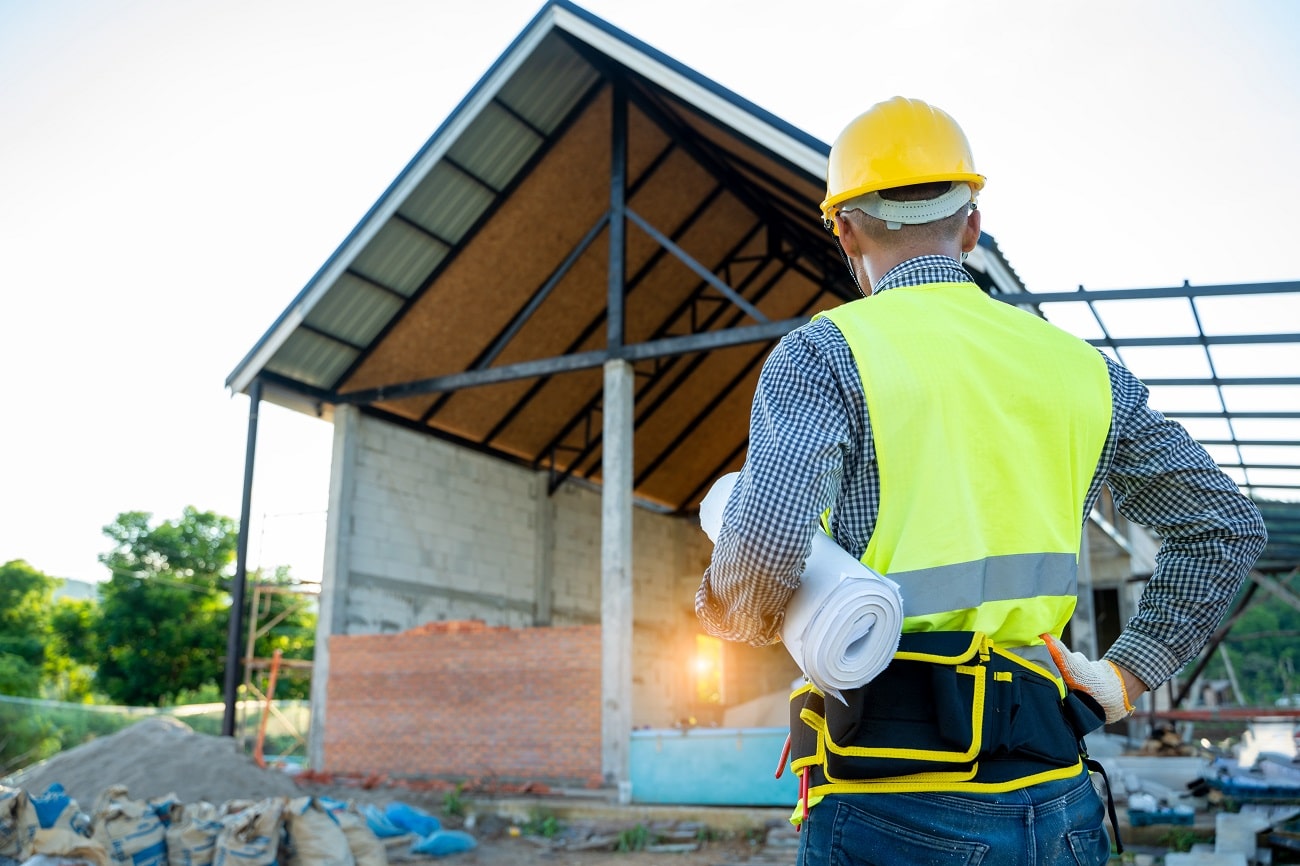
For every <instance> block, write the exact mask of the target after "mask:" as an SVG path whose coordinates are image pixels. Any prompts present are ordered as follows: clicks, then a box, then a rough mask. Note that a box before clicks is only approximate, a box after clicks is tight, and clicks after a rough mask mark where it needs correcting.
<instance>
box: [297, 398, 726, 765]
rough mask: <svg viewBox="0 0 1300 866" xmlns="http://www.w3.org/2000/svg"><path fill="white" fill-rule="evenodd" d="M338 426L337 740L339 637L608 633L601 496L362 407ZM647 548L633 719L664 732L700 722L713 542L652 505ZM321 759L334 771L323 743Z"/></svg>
mask: <svg viewBox="0 0 1300 866" xmlns="http://www.w3.org/2000/svg"><path fill="white" fill-rule="evenodd" d="M334 423H335V443H334V460H333V466H332V470H331V472H332V475H331V485H330V514H329V524H328V532H327V538H326V548H327V550H326V556H325V568H324V584H323V591H322V598H321V609H320V623H319V626H318V632H317V653H318V655H317V676H316V678H315V681H314V682H313V695H312V698H313V706H314V708H315V709H314V714H315V715H314V717H313V729H314V730H315V729H317V728H320V729H327V730H329V731H330V735H331V736H332V735H333V723H332V722H331V721H327V716H328V712H329V710H328V708H329V707H332V706H334V704H333V700H332V698H333V696H332V695H330V694H328V690H327V688H326V683H329V684H333V683H334V682H335V681H334V679H333V678H332V677H331V675H330V667H331V659H330V654H331V652H330V649H329V647H330V644H329V639H330V637H331V636H332V635H378V634H395V633H399V632H403V631H406V630H408V629H412V628H415V627H417V626H420V625H423V624H426V623H431V622H443V621H453V620H481V621H482V622H484V623H486V624H488V625H491V626H511V627H514V628H524V627H527V626H532V625H535V624H536V625H547V624H550V625H555V626H575V625H599V623H600V574H601V562H600V543H601V542H600V537H601V527H600V512H601V497H600V492H599V490H597V489H587V488H584V487H581V486H578V485H576V484H566V485H565V486H564V487H562V488H561V489H560V490H559V491H558V492H556V494H554V495H553V496H548V495H547V480H548V479H547V475H546V474H545V473H541V472H533V471H530V470H528V469H525V468H522V467H519V466H515V465H512V464H509V463H506V462H504V461H501V460H497V459H493V458H490V457H487V456H485V455H482V454H478V453H476V452H473V451H469V450H467V449H464V448H459V447H456V446H454V445H451V444H449V443H447V442H443V441H441V440H438V439H435V438H433V437H431V436H425V435H422V434H420V433H418V432H416V431H412V430H408V429H406V428H403V427H399V426H397V425H394V424H390V423H387V422H384V421H381V420H378V419H375V418H370V417H367V416H364V415H362V414H361V413H359V412H358V411H356V410H355V409H352V408H350V407H341V408H340V410H339V411H338V412H337V413H336V415H335V419H334ZM633 546H634V551H633V570H634V580H635V585H634V595H633V610H634V635H633V665H634V671H635V672H634V679H633V712H632V715H633V725H634V726H637V727H644V726H664V725H669V724H671V723H672V722H674V721H675V720H677V719H678V718H681V717H684V716H687V715H690V714H691V707H690V706H689V701H690V699H691V696H692V695H691V686H692V683H691V682H690V679H689V676H690V675H689V670H688V664H689V661H690V659H691V657H692V655H693V649H694V644H693V642H694V639H695V635H696V634H697V633H698V626H697V624H696V620H695V615H694V608H693V604H694V595H695V589H696V587H697V586H698V585H699V580H700V576H701V574H702V573H703V570H704V566H705V565H706V564H707V562H708V554H709V542H708V539H707V537H706V536H705V535H704V533H703V532H702V531H701V530H700V529H699V527H698V526H697V525H696V524H695V523H694V522H693V521H690V520H684V519H681V518H678V517H671V516H668V515H664V514H659V513H656V512H653V511H650V510H647V509H643V508H637V509H636V510H635V512H634V516H633ZM321 648H325V651H324V652H321ZM599 656H600V652H599V648H597V651H596V660H595V662H596V663H597V664H598V663H599ZM332 687H333V686H332V685H331V688H332ZM597 690H598V691H599V689H597ZM310 751H311V759H312V761H313V763H314V765H318V766H319V764H318V763H316V762H318V761H319V760H321V759H322V757H323V756H322V754H321V745H320V743H319V741H318V740H317V738H316V736H315V735H314V736H313V747H312V749H311V750H310Z"/></svg>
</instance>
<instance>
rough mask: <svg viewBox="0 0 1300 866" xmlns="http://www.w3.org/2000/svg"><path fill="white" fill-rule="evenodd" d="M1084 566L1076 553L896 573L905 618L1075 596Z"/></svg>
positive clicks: (1018, 556) (1003, 558)
mask: <svg viewBox="0 0 1300 866" xmlns="http://www.w3.org/2000/svg"><path fill="white" fill-rule="evenodd" d="M1078 570H1079V563H1078V560H1077V559H1076V558H1075V556H1074V554H1073V553H1015V554H1010V555H1008V556H993V557H989V558H988V559H978V560H975V561H974V562H962V563H958V564H957V565H938V566H935V567H934V568H919V569H917V570H916V571H903V572H891V573H890V575H889V578H890V579H891V580H893V581H895V582H897V583H898V585H899V588H900V591H901V592H902V595H903V615H904V616H930V615H932V614H936V613H944V612H946V611H950V610H967V609H969V608H975V607H979V606H980V605H981V604H984V603H985V602H988V601H1006V600H1010V599H1013V598H1034V597H1035V596H1044V595H1075V594H1077V592H1078V584H1077V578H1078Z"/></svg>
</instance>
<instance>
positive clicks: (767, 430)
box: [695, 320, 862, 646]
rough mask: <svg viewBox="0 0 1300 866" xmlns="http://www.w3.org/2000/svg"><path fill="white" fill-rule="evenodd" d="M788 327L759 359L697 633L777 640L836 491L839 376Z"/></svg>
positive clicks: (847, 447) (842, 407)
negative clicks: (743, 447)
mask: <svg viewBox="0 0 1300 866" xmlns="http://www.w3.org/2000/svg"><path fill="white" fill-rule="evenodd" d="M823 329H830V330H831V331H834V333H835V334H836V335H838V331H835V330H834V326H833V325H831V324H830V323H829V322H828V321H825V320H819V321H817V322H813V323H812V324H811V325H806V326H804V327H803V328H799V329H796V330H795V331H792V332H790V333H789V334H787V335H786V336H785V337H784V338H783V339H782V340H781V342H780V343H778V344H777V346H776V348H775V349H773V351H772V353H771V354H770V355H769V356H768V358H767V360H766V361H765V362H764V364H763V369H762V371H761V372H760V374H759V380H758V386H757V388H756V390H755V393H754V402H753V406H752V409H751V413H750V426H749V451H748V454H747V456H746V459H745V465H744V466H743V467H742V469H741V471H740V474H739V477H738V478H737V479H736V485H735V487H734V489H733V490H732V493H731V497H730V498H729V499H728V501H727V504H726V506H725V507H724V509H723V513H722V525H721V527H720V529H719V532H718V539H717V542H716V544H715V545H714V548H713V557H712V560H711V562H710V564H709V567H708V569H707V570H706V571H705V572H704V580H703V582H702V583H701V585H700V588H699V591H698V592H697V593H696V596H695V612H696V614H697V615H698V617H699V620H700V623H701V625H702V626H703V628H704V630H705V631H706V632H707V633H709V634H712V635H716V636H717V637H721V638H724V639H727V640H733V641H739V642H742V643H749V644H752V645H754V646H765V645H767V644H771V643H776V642H777V641H779V640H780V629H781V623H782V621H783V617H784V612H785V606H786V604H787V603H788V602H789V600H790V596H791V595H792V594H793V593H794V591H795V589H797V588H798V586H799V579H800V575H801V574H802V573H803V569H804V563H805V561H806V560H807V558H808V553H809V550H810V549H811V546H812V538H813V533H814V532H816V531H818V529H817V527H818V522H819V520H820V518H821V515H822V513H823V512H824V511H826V510H827V509H828V508H830V507H831V505H832V504H833V503H834V501H835V498H836V494H837V492H838V491H839V488H840V481H841V477H842V474H843V466H844V459H845V454H846V452H849V451H851V450H853V449H857V448H861V447H862V444H861V443H860V442H855V437H853V436H852V435H851V431H852V428H851V425H850V422H849V419H848V413H847V410H846V404H845V400H846V396H845V393H844V387H843V383H842V382H841V381H840V380H839V378H837V376H836V375H835V374H834V373H833V372H832V369H831V366H830V365H829V364H828V363H827V361H826V358H825V355H824V353H823V352H822V351H821V350H819V348H818V346H817V345H816V343H815V342H814V341H813V340H811V339H809V333H810V331H811V333H813V334H816V333H825V330H823Z"/></svg>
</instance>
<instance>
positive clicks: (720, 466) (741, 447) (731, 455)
mask: <svg viewBox="0 0 1300 866" xmlns="http://www.w3.org/2000/svg"><path fill="white" fill-rule="evenodd" d="M816 301H817V295H813V296H812V298H811V299H810V300H809V302H808V303H807V304H806V305H805V306H804V308H803V312H804V313H807V312H808V310H809V309H811V308H812V306H813V305H814V304H815V303H816ZM761 357H762V356H761V355H760V359H761ZM748 447H749V431H748V430H745V435H744V436H742V437H741V439H740V442H739V443H738V444H737V445H736V447H735V448H732V449H731V451H729V452H727V454H726V455H725V456H724V457H723V458H722V459H721V460H719V461H718V462H717V464H716V465H715V466H714V467H713V469H712V471H710V472H709V473H708V474H707V475H705V476H704V480H703V481H701V482H700V483H699V484H697V485H695V489H694V490H692V491H691V492H690V493H688V494H686V497H685V498H684V499H682V501H681V502H679V503H677V510H678V511H682V510H683V509H685V508H686V507H687V506H688V505H690V504H692V503H694V502H697V501H699V499H700V497H701V496H702V495H703V493H704V491H705V489H706V488H708V487H710V486H712V485H713V482H714V481H715V480H716V479H717V477H718V476H719V475H721V474H722V470H724V469H726V468H727V467H728V466H730V465H731V464H732V463H733V462H734V461H735V460H736V458H737V457H739V456H740V455H741V454H743V453H744V452H745V449H746V448H748Z"/></svg>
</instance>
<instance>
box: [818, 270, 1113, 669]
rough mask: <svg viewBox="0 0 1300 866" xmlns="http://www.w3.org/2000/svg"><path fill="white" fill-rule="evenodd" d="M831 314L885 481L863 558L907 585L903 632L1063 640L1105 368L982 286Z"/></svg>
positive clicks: (883, 297) (1098, 443)
mask: <svg viewBox="0 0 1300 866" xmlns="http://www.w3.org/2000/svg"><path fill="white" fill-rule="evenodd" d="M822 315H824V316H825V317H826V318H828V319H830V320H831V321H832V322H834V323H835V326H836V327H837V328H838V329H839V331H840V333H842V334H843V335H844V339H845V340H846V341H847V342H848V345H849V348H850V349H851V350H852V352H853V357H854V359H855V360H856V362H857V365H858V371H859V373H860V374H861V376H862V386H863V391H864V392H865V394H866V398H867V413H868V417H869V419H870V423H871V433H872V437H873V439H874V441H875V448H876V462H877V466H878V467H879V472H880V512H879V517H878V519H877V521H876V525H875V529H874V530H873V532H872V534H871V541H870V543H869V544H868V545H867V549H866V553H864V554H863V556H862V561H863V563H865V564H866V565H867V566H869V567H870V568H873V569H875V570H876V571H878V572H880V573H882V574H887V575H889V577H890V578H891V579H893V580H894V581H896V582H898V584H899V585H900V586H901V588H902V590H901V591H902V595H903V601H904V604H903V610H904V614H905V619H904V621H903V631H904V632H918V631H980V632H983V633H985V634H986V635H988V636H989V637H990V638H992V640H993V641H994V642H995V643H996V644H997V645H998V646H999V647H1002V648H1004V649H1013V650H1014V649H1016V648H1019V647H1041V646H1042V641H1041V640H1040V639H1039V637H1038V636H1039V635H1040V634H1042V633H1043V632H1051V633H1052V634H1054V635H1057V636H1058V637H1059V636H1060V634H1061V630H1062V629H1063V628H1064V627H1065V624H1066V623H1067V622H1068V621H1069V619H1070V616H1071V614H1073V613H1074V607H1075V603H1076V592H1077V583H1076V581H1077V575H1078V565H1079V547H1080V540H1081V535H1082V531H1083V525H1084V518H1085V515H1084V513H1083V507H1084V499H1085V498H1086V496H1087V494H1088V489H1089V486H1090V485H1091V484H1092V478H1093V474H1094V473H1095V471H1096V468H1097V461H1098V459H1099V458H1100V456H1101V450H1102V446H1103V445H1104V444H1105V440H1106V434H1107V432H1108V431H1109V429H1110V416H1111V395H1110V378H1109V375H1108V373H1107V370H1106V363H1105V361H1104V359H1103V358H1102V357H1101V355H1099V354H1098V353H1097V351H1096V350H1095V349H1093V348H1092V347H1090V346H1089V345H1087V344H1086V343H1084V342H1082V341H1081V340H1079V339H1077V338H1075V337H1072V336H1070V335H1069V334H1066V333H1065V332H1064V331H1061V330H1060V329H1058V328H1057V327H1056V326H1054V325H1052V324H1050V323H1048V322H1046V321H1044V320H1043V319H1040V318H1038V317H1037V316H1034V315H1032V314H1030V313H1027V312H1024V311H1023V310H1020V309H1019V308H1016V307H1013V306H1011V305H1009V304H1004V303H1002V302H1001V301H996V300H993V299H992V298H990V297H988V296H987V295H985V294H984V293H983V292H982V291H981V290H980V289H979V287H978V286H976V285H974V284H973V283H930V284H927V285H922V286H903V287H899V288H894V289H890V290H888V291H886V292H882V293H881V294H880V295H876V296H873V297H871V298H867V299H863V300H859V301H854V302H852V303H849V304H845V305H844V306H842V307H839V308H837V309H834V310H831V311H829V312H827V313H824V314H822ZM1028 655H1029V657H1030V658H1031V659H1033V658H1034V657H1035V654H1032V653H1031V654H1028ZM1037 658H1038V659H1040V660H1043V659H1045V658H1046V657H1045V656H1041V655H1039V656H1037Z"/></svg>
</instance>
